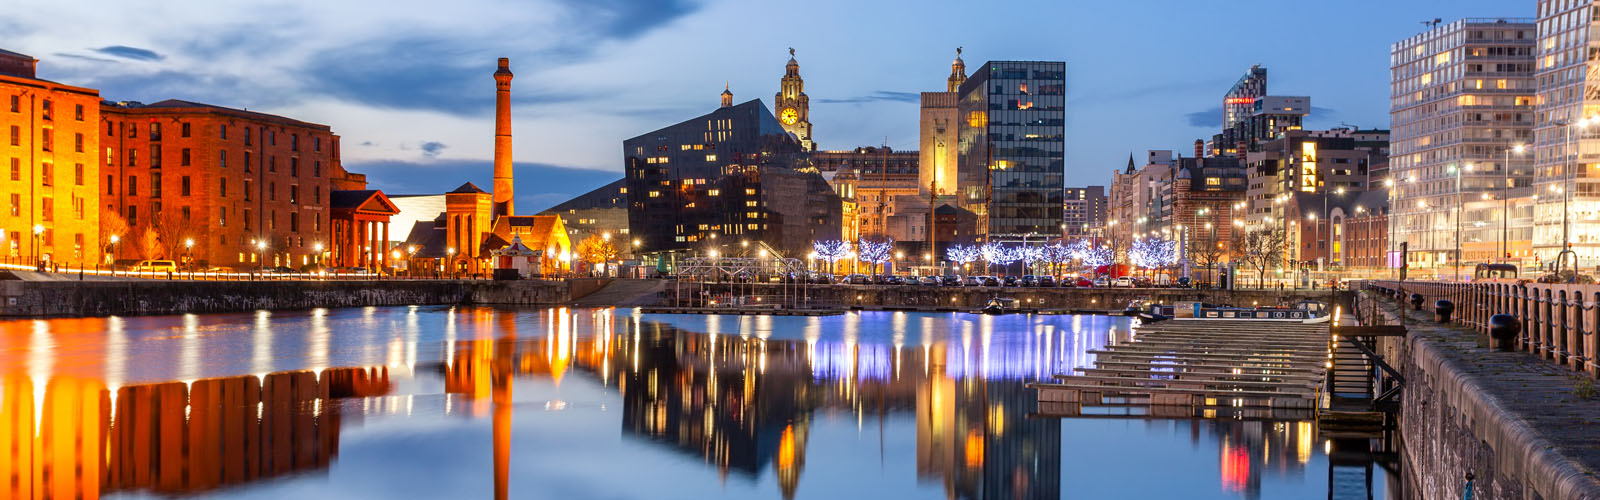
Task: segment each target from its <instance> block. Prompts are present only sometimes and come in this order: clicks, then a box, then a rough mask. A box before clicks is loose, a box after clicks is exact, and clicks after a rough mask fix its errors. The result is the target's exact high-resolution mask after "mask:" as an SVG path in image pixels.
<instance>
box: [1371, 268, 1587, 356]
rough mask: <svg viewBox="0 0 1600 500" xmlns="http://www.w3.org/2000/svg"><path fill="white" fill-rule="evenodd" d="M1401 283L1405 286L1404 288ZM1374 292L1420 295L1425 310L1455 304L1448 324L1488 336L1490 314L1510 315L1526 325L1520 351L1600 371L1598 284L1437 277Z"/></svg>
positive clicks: (1380, 284)
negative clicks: (1442, 301)
mask: <svg viewBox="0 0 1600 500" xmlns="http://www.w3.org/2000/svg"><path fill="white" fill-rule="evenodd" d="M1402 285H1403V286H1402ZM1368 287H1369V289H1371V290H1375V291H1377V292H1379V293H1390V294H1394V292H1395V291H1396V290H1399V291H1400V292H1399V294H1400V295H1401V296H1399V297H1396V298H1397V299H1398V300H1401V301H1408V300H1409V299H1410V295H1411V294H1413V293H1416V294H1421V295H1422V298H1423V301H1422V309H1423V310H1424V311H1430V312H1432V311H1434V302H1435V301H1437V300H1439V299H1445V300H1449V301H1450V302H1452V303H1454V304H1455V314H1454V315H1452V317H1451V319H1450V322H1451V323H1454V324H1456V325H1458V326H1464V327H1467V328H1470V329H1473V330H1476V331H1477V332H1478V333H1480V334H1483V335H1484V336H1486V337H1487V336H1488V334H1489V317H1490V316H1493V315H1495V314H1501V313H1504V314H1509V315H1511V316H1513V317H1515V318H1516V319H1517V321H1518V322H1519V323H1521V325H1522V330H1521V332H1519V333H1518V334H1517V338H1516V345H1517V349H1518V350H1520V351H1524V352H1528V353H1531V354H1534V355H1536V356H1539V357H1540V358H1544V359H1547V360H1550V361H1552V362H1554V363H1556V364H1558V365H1561V366H1565V367H1568V368H1571V369H1572V370H1574V371H1583V372H1587V373H1588V374H1590V375H1600V364H1597V363H1596V360H1595V355H1596V353H1600V336H1597V335H1595V333H1596V331H1600V285H1564V284H1542V283H1451V282H1437V281H1406V282H1404V283H1403V284H1402V283H1399V282H1395V281H1373V282H1369V283H1368ZM1406 306H1407V307H1409V306H1410V305H1409V304H1406Z"/></svg>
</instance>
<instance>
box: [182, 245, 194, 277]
mask: <svg viewBox="0 0 1600 500" xmlns="http://www.w3.org/2000/svg"><path fill="white" fill-rule="evenodd" d="M183 260H184V264H186V265H188V266H189V276H190V277H194V238H184V239H183Z"/></svg>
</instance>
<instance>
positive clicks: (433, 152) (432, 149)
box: [422, 141, 449, 159]
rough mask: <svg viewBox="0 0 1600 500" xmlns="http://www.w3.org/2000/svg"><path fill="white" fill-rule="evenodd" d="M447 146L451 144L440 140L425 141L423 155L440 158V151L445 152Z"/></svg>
mask: <svg viewBox="0 0 1600 500" xmlns="http://www.w3.org/2000/svg"><path fill="white" fill-rule="evenodd" d="M447 147H449V146H446V145H445V144H444V143H442V142H439V141H428V142H424V143H422V156H423V157H424V158H429V159H433V158H438V157H439V153H442V152H444V149H445V148H447Z"/></svg>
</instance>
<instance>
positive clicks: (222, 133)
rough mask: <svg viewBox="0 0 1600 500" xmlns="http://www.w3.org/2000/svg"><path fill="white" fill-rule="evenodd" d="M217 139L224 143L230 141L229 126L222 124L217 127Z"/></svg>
mask: <svg viewBox="0 0 1600 500" xmlns="http://www.w3.org/2000/svg"><path fill="white" fill-rule="evenodd" d="M217 137H218V138H220V139H222V140H224V141H226V140H228V124H226V123H222V124H218V125H217Z"/></svg>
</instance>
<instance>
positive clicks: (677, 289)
mask: <svg viewBox="0 0 1600 500" xmlns="http://www.w3.org/2000/svg"><path fill="white" fill-rule="evenodd" d="M702 289H703V290H706V291H708V292H710V293H713V294H717V293H728V294H733V295H746V296H749V295H759V296H762V297H763V302H772V301H775V300H784V299H785V297H793V296H795V295H796V294H800V295H801V296H803V297H804V298H805V301H806V302H807V303H809V304H811V305H814V306H829V307H844V308H856V307H860V308H867V309H873V308H904V309H932V310H939V309H955V310H967V309H977V308H981V307H983V305H984V304H985V303H987V302H988V301H989V299H990V298H992V297H996V296H999V297H1009V298H1013V299H1016V301H1017V306H1018V307H1021V308H1026V309H1041V310H1063V311H1118V312H1120V311H1121V310H1122V309H1123V308H1124V307H1127V305H1128V303H1129V302H1131V301H1133V300H1136V299H1150V300H1153V301H1157V302H1160V303H1163V304H1172V303H1175V302H1182V301H1198V302H1209V303H1213V304H1228V305H1234V306H1242V307H1249V306H1252V305H1260V306H1272V305H1278V304H1280V303H1285V304H1291V305H1292V304H1294V303H1296V302H1299V301H1300V300H1303V299H1312V300H1318V301H1322V302H1327V303H1333V302H1335V301H1334V300H1333V299H1334V297H1333V295H1332V294H1331V293H1330V292H1329V290H1328V289H1326V288H1323V289H1318V290H1283V291H1278V290H1196V289H1184V288H1027V287H942V286H940V287H936V286H903V285H808V286H805V287H797V286H795V285H773V284H755V285H751V284H730V283H712V284H698V283H690V282H685V283H683V284H682V285H678V284H675V283H671V282H669V283H667V286H666V287H665V289H663V290H662V291H661V296H662V298H663V299H664V300H663V301H662V303H661V304H659V305H671V304H672V301H673V297H674V296H676V295H677V294H680V293H681V294H682V297H683V299H684V300H690V299H691V298H693V297H694V296H695V294H697V293H699V291H700V290H702ZM1341 293H1344V291H1342V290H1341ZM782 303H789V302H787V301H785V302H782Z"/></svg>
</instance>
